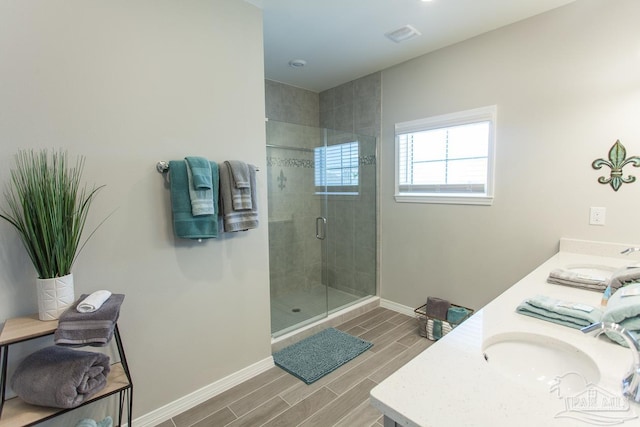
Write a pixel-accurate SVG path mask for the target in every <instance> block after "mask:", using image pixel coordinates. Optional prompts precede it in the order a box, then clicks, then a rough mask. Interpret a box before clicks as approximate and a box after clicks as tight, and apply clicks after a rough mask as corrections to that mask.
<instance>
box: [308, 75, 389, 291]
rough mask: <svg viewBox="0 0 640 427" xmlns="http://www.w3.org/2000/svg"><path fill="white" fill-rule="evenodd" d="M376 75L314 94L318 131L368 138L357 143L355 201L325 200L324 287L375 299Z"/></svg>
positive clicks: (378, 77)
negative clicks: (329, 236)
mask: <svg viewBox="0 0 640 427" xmlns="http://www.w3.org/2000/svg"><path fill="white" fill-rule="evenodd" d="M381 105H382V73H379V72H378V73H373V74H370V75H368V76H365V77H362V78H360V79H357V80H354V81H351V82H348V83H345V84H343V85H340V86H338V87H335V88H332V89H329V90H326V91H324V92H321V93H320V126H322V127H326V128H329V129H336V130H339V131H344V132H346V133H353V134H359V135H369V136H371V137H373V138H372V139H369V140H366V141H365V140H361V148H362V152H361V153H360V157H361V159H362V158H363V157H364V158H365V159H373V161H368V162H365V164H362V160H361V168H360V172H361V181H360V182H361V188H360V196H359V197H357V198H331V197H330V198H329V201H328V209H329V215H330V216H331V217H332V218H334V219H335V220H334V221H333V222H332V233H334V235H336V236H340V237H341V238H340V239H333V240H331V242H330V248H329V250H328V253H329V281H330V283H331V284H332V286H334V287H336V288H338V289H341V290H344V291H347V292H350V293H354V294H356V295H362V296H365V295H370V294H371V295H373V294H375V281H376V184H377V182H376V163H375V157H376V141H375V138H379V137H380V117H381Z"/></svg>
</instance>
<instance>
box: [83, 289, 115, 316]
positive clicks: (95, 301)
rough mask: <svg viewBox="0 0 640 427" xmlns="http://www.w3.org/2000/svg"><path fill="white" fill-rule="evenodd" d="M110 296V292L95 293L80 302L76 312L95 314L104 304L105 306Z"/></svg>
mask: <svg viewBox="0 0 640 427" xmlns="http://www.w3.org/2000/svg"><path fill="white" fill-rule="evenodd" d="M110 296H111V292H109V291H105V290H102V291H95V292H94V293H92V294H91V295H89V296H88V297H86V298H85V299H83V300H82V301H80V302H79V303H78V307H77V308H76V310H77V311H78V313H93V312H94V311H97V310H98V309H99V308H100V307H102V304H104V302H105V301H106V300H108V299H109V297H110Z"/></svg>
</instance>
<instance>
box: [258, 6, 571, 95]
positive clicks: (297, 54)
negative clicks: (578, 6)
mask: <svg viewBox="0 0 640 427" xmlns="http://www.w3.org/2000/svg"><path fill="white" fill-rule="evenodd" d="M246 1H249V2H250V3H252V4H255V5H257V6H259V7H262V9H263V14H264V55H265V77H266V78H267V79H269V80H275V81H278V82H282V83H286V84H289V85H293V86H297V87H301V88H304V89H308V90H312V91H315V92H321V91H323V90H326V89H330V88H332V87H335V86H338V85H340V84H342V83H345V82H348V81H351V80H354V79H356V78H359V77H362V76H365V75H367V74H370V73H373V72H375V71H379V70H382V69H385V68H387V67H390V66H392V65H395V64H398V63H401V62H404V61H406V60H408V59H411V58H415V57H417V56H420V55H424V54H425V53H428V52H432V51H434V50H437V49H440V48H442V47H445V46H449V45H451V44H454V43H457V42H460V41H462V40H465V39H469V38H471V37H474V36H477V35H479V34H482V33H485V32H487V31H491V30H494V29H496V28H499V27H502V26H505V25H508V24H511V23H513V22H516V21H520V20H522V19H526V18H528V17H530V16H533V15H537V14H540V13H543V12H546V11H548V10H550V9H554V8H556V7H560V6H563V5H565V4H568V3H571V2H573V1H575V0H432V1H430V2H424V1H421V0H246ZM407 24H409V25H411V26H413V27H415V28H416V29H417V30H418V31H420V32H421V33H422V35H421V36H420V37H417V38H414V39H411V40H407V41H405V42H403V43H400V44H396V43H394V42H392V41H390V40H389V39H387V38H386V37H385V36H384V34H385V33H387V32H390V31H393V30H395V29H398V28H400V27H403V26H405V25H407ZM292 59H304V60H306V61H307V65H306V66H305V67H304V68H302V69H296V68H292V67H290V66H289V65H288V63H289V61H290V60H292Z"/></svg>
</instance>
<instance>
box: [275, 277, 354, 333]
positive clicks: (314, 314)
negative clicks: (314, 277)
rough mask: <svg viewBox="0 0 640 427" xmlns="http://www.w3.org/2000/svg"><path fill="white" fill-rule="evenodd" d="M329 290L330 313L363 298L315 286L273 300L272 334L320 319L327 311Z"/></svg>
mask: <svg viewBox="0 0 640 427" xmlns="http://www.w3.org/2000/svg"><path fill="white" fill-rule="evenodd" d="M327 289H328V297H329V298H328V302H329V311H333V310H335V309H337V308H339V307H343V306H346V305H350V304H352V303H354V302H355V301H358V300H359V299H361V297H359V296H356V295H352V294H349V293H347V292H344V291H341V290H338V289H335V288H331V287H330V288H325V287H324V286H315V287H313V288H310V289H305V290H299V291H295V292H290V293H288V294H286V295H280V296H277V297H272V298H271V333H272V334H273V333H277V332H281V331H284V330H285V329H290V328H292V327H293V326H295V325H298V324H300V323H306V322H308V321H309V320H316V319H320V318H322V317H324V316H325V313H326V311H327V306H326V303H327V301H326V295H327Z"/></svg>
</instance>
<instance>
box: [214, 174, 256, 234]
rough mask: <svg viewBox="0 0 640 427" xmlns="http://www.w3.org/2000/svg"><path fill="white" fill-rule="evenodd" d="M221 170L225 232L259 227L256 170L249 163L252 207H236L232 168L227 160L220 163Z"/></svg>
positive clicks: (221, 210) (221, 208) (221, 203)
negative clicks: (234, 203) (241, 208)
mask: <svg viewBox="0 0 640 427" xmlns="http://www.w3.org/2000/svg"><path fill="white" fill-rule="evenodd" d="M219 172H220V209H219V210H220V212H221V213H222V224H223V226H224V231H225V232H231V231H244V230H248V229H250V228H257V227H258V202H257V196H256V170H255V166H252V165H249V180H250V181H251V209H243V210H237V209H235V207H234V205H233V202H232V199H233V195H232V193H233V190H234V188H233V187H234V184H233V179H232V178H231V170H230V168H229V165H228V164H227V162H222V163H220V165H219Z"/></svg>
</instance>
